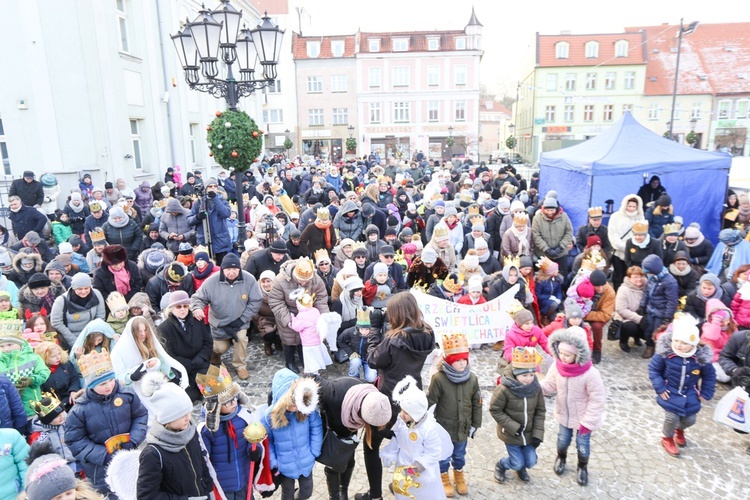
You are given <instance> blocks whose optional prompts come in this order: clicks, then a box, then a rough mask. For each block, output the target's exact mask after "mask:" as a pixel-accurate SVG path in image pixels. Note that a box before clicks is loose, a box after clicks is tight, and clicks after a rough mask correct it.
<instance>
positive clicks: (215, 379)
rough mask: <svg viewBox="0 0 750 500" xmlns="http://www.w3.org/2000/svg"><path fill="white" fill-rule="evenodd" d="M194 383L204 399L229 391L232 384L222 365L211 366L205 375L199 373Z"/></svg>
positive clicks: (230, 377)
mask: <svg viewBox="0 0 750 500" xmlns="http://www.w3.org/2000/svg"><path fill="white" fill-rule="evenodd" d="M195 383H196V384H197V385H198V389H200V391H201V394H203V396H204V397H210V396H218V395H219V394H221V393H223V392H225V391H228V390H230V389H231V388H232V384H233V383H234V382H233V380H232V376H231V375H230V374H229V372H228V371H227V369H226V368H225V367H224V365H221V366H216V365H211V366H209V367H208V371H207V372H206V373H199V374H197V375H196V376H195Z"/></svg>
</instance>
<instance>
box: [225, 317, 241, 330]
mask: <svg viewBox="0 0 750 500" xmlns="http://www.w3.org/2000/svg"><path fill="white" fill-rule="evenodd" d="M244 325H245V322H244V321H242V318H237V319H236V320H234V321H232V322H231V323H229V324H228V325H227V327H228V328H231V329H232V330H242V327H243V326H244Z"/></svg>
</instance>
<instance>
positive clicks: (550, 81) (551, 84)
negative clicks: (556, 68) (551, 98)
mask: <svg viewBox="0 0 750 500" xmlns="http://www.w3.org/2000/svg"><path fill="white" fill-rule="evenodd" d="M556 90H557V73H547V91H548V92H554V91H556Z"/></svg>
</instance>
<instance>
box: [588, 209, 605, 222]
mask: <svg viewBox="0 0 750 500" xmlns="http://www.w3.org/2000/svg"><path fill="white" fill-rule="evenodd" d="M603 214H604V210H602V207H591V208H589V217H591V218H592V219H595V218H597V217H601V216H602V215H603Z"/></svg>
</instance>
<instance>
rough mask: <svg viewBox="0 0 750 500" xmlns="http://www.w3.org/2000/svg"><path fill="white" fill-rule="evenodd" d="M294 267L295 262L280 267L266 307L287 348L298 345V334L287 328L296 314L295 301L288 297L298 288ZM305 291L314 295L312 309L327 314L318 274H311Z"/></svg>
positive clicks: (327, 310) (326, 305)
mask: <svg viewBox="0 0 750 500" xmlns="http://www.w3.org/2000/svg"><path fill="white" fill-rule="evenodd" d="M296 266H297V261H296V260H290V261H288V262H285V263H284V264H283V265H282V266H281V270H280V271H279V274H278V275H277V276H276V280H274V282H273V288H271V291H270V292H268V306H269V307H270V308H271V310H272V311H273V315H274V316H275V317H276V326H277V327H278V332H279V336H280V337H281V341H282V342H283V343H284V345H289V346H291V345H300V338H299V334H298V333H297V332H295V331H294V330H293V329H292V328H291V327H290V326H289V325H290V323H291V314H297V301H296V300H294V299H292V298H290V297H289V294H291V293H292V292H293V291H294V290H296V289H298V288H300V285H299V283H297V280H296V279H295V278H294V268H295V267H296ZM305 289H306V290H307V292H308V293H309V294H310V295H312V294H313V293H314V294H315V306H314V307H315V308H316V309H318V310H319V311H320V313H321V314H323V313H327V312H329V309H328V293H327V292H326V285H325V283H324V282H323V280H322V279H321V277H320V276H318V273H313V277H312V280H311V281H310V283H308V284H307V286H306V287H305Z"/></svg>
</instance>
